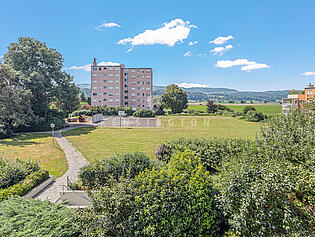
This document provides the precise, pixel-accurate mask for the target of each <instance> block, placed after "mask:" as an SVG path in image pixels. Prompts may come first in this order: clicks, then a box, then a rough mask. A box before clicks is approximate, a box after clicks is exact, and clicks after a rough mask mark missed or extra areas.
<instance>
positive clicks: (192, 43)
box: [188, 40, 198, 46]
mask: <svg viewBox="0 0 315 237" xmlns="http://www.w3.org/2000/svg"><path fill="white" fill-rule="evenodd" d="M197 43H198V41H197V40H195V41H190V42H189V43H188V44H189V45H190V46H193V45H195V44H197Z"/></svg>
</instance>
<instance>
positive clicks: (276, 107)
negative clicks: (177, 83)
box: [188, 104, 281, 114]
mask: <svg viewBox="0 0 315 237" xmlns="http://www.w3.org/2000/svg"><path fill="white" fill-rule="evenodd" d="M226 106H227V107H228V108H229V109H231V110H233V111H235V112H242V111H243V109H244V107H246V106H247V105H233V104H227V105H226ZM250 106H253V107H255V109H256V110H257V111H258V112H263V113H264V114H274V113H280V112H281V105H280V104H266V105H265V104H253V105H250ZM206 108H207V107H206V105H189V106H188V109H195V110H198V111H202V112H206Z"/></svg>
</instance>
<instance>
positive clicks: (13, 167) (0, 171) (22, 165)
mask: <svg viewBox="0 0 315 237" xmlns="http://www.w3.org/2000/svg"><path fill="white" fill-rule="evenodd" d="M39 169H40V168H39V166H38V164H37V163H34V162H31V161H21V160H19V159H17V160H15V161H11V160H7V159H4V158H0V189H4V188H8V187H10V186H12V185H14V184H17V183H18V182H20V181H21V180H23V179H24V178H25V177H26V176H27V175H29V174H31V173H33V172H35V171H38V170H39Z"/></svg>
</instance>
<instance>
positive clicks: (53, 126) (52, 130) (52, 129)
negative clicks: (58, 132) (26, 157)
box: [50, 123, 55, 147]
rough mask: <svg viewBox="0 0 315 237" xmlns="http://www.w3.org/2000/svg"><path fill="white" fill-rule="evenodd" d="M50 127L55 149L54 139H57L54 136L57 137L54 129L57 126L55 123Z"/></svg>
mask: <svg viewBox="0 0 315 237" xmlns="http://www.w3.org/2000/svg"><path fill="white" fill-rule="evenodd" d="M50 127H51V134H52V136H53V147H54V146H55V144H54V137H55V136H54V135H55V134H54V128H55V124H53V123H52V124H50Z"/></svg>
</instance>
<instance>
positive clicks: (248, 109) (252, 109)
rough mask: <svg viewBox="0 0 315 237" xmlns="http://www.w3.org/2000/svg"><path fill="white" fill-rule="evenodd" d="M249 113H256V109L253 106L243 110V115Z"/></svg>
mask: <svg viewBox="0 0 315 237" xmlns="http://www.w3.org/2000/svg"><path fill="white" fill-rule="evenodd" d="M248 111H256V109H255V107H253V106H251V105H247V106H245V107H244V108H243V114H244V115H246V114H247V112H248Z"/></svg>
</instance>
